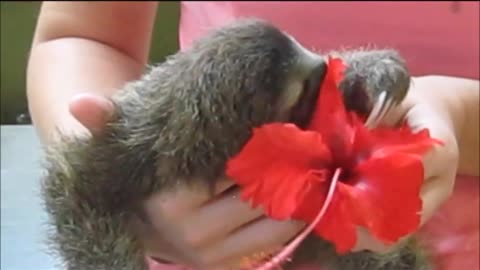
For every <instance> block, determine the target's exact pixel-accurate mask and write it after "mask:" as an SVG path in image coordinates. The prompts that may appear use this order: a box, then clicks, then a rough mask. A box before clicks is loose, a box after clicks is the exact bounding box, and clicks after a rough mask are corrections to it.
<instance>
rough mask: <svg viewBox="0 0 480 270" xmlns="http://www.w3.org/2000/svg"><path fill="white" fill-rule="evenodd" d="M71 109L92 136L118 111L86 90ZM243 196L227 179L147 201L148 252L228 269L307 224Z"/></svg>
mask: <svg viewBox="0 0 480 270" xmlns="http://www.w3.org/2000/svg"><path fill="white" fill-rule="evenodd" d="M69 109H70V112H71V114H72V115H73V116H74V117H75V119H76V120H78V122H80V123H81V124H82V125H83V126H84V127H85V128H86V129H87V130H88V131H89V132H90V133H91V135H93V136H97V135H100V134H101V132H102V127H103V126H104V124H105V122H106V121H107V119H108V118H109V117H110V115H111V114H112V112H113V105H112V103H111V102H110V101H109V100H108V99H107V98H104V97H101V96H98V95H93V94H81V95H78V96H76V97H75V98H73V99H72V100H71V102H70V104H69ZM238 194H239V190H238V189H235V188H234V183H233V182H232V181H230V180H228V179H223V180H220V181H219V183H218V185H217V187H216V189H215V191H214V194H213V197H212V196H211V195H212V194H210V193H209V192H208V190H206V189H205V190H199V189H189V188H182V189H180V190H178V191H176V192H169V193H166V194H158V195H156V196H154V197H152V198H151V199H149V200H147V202H146V203H145V213H146V216H147V217H148V220H149V223H148V224H146V223H145V224H141V225H142V228H141V230H140V231H141V236H142V237H141V238H142V240H143V241H144V242H145V245H146V252H147V254H146V256H149V257H152V258H155V259H156V260H157V261H163V263H164V264H178V265H182V264H185V263H186V262H187V261H192V257H195V258H194V259H195V262H200V263H201V264H202V267H203V268H204V269H212V270H214V269H217V268H218V269H225V268H226V267H227V266H232V265H238V264H239V263H241V262H242V261H243V260H244V259H245V258H246V257H248V256H252V255H260V253H265V252H268V251H272V252H273V251H275V249H277V248H280V247H282V246H283V245H284V244H285V243H286V242H288V241H289V240H290V239H291V238H293V237H294V236H295V235H296V234H297V233H298V232H299V231H300V230H301V229H302V228H303V227H304V224H303V223H302V222H297V221H284V222H280V221H274V220H271V219H268V218H266V217H264V216H263V211H262V210H261V209H260V208H257V209H252V208H251V207H250V206H249V205H248V204H247V203H245V202H243V201H241V200H240V198H239V196H238ZM166 221H168V224H166ZM169 237H171V239H166V238H169ZM165 240H167V241H170V243H166V242H165ZM171 244H176V245H177V247H179V246H181V247H182V248H183V250H178V249H176V248H173V247H172V246H171ZM187 254H188V255H189V257H186V256H185V255H187ZM192 254H193V255H192ZM162 269H163V268H162Z"/></svg>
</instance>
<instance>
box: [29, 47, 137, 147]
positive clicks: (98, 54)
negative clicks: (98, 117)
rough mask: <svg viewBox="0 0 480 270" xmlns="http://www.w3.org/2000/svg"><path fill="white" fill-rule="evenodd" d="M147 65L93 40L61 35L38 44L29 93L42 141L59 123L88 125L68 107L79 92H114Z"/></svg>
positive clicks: (33, 53)
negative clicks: (82, 123) (76, 117)
mask: <svg viewBox="0 0 480 270" xmlns="http://www.w3.org/2000/svg"><path fill="white" fill-rule="evenodd" d="M143 68H144V63H139V62H137V61H135V60H134V59H133V58H131V57H129V56H127V55H126V54H123V53H121V52H119V51H117V50H115V49H113V48H112V47H109V46H106V45H103V44H101V43H98V42H95V41H92V40H87V39H75V38H61V39H56V40H52V41H47V42H44V43H39V44H37V45H35V46H34V47H33V49H32V51H31V55H30V60H29V65H28V69H27V97H28V102H29V109H30V113H31V117H32V120H33V123H34V126H35V128H36V130H37V132H38V134H39V136H40V139H41V140H42V142H47V141H48V139H49V138H50V137H51V135H53V134H52V132H53V131H54V130H55V128H57V127H58V128H61V129H62V130H66V131H68V130H69V129H77V130H78V129H84V128H83V127H82V126H81V125H80V124H79V123H78V122H77V121H76V120H74V119H73V116H72V115H71V114H70V113H69V110H68V103H69V100H70V99H71V98H72V97H73V96H74V95H75V94H78V93H81V92H91V93H92V92H93V93H98V94H101V95H105V96H110V95H111V94H112V93H113V92H114V91H115V90H116V89H118V88H119V87H121V86H122V85H123V84H124V83H125V82H126V81H128V80H132V79H135V78H137V77H138V76H139V75H140V74H141V72H142V71H143Z"/></svg>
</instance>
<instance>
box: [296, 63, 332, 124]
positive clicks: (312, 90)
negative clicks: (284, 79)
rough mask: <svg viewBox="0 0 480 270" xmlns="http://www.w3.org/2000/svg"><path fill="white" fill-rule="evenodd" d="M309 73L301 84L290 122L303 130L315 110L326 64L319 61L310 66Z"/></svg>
mask: <svg viewBox="0 0 480 270" xmlns="http://www.w3.org/2000/svg"><path fill="white" fill-rule="evenodd" d="M310 70H311V71H310V73H309V75H308V76H307V78H306V79H305V80H304V82H303V91H302V94H301V95H300V98H299V99H298V101H297V103H296V104H295V106H294V107H293V108H292V112H291V117H290V120H291V121H292V122H293V123H295V124H296V125H297V126H298V127H300V128H305V127H306V126H307V125H308V123H309V122H310V119H311V117H312V114H313V111H314V109H315V105H316V103H317V102H316V101H317V97H318V93H319V90H320V85H321V83H322V81H323V79H324V77H325V74H326V71H327V63H326V62H325V61H324V60H319V61H317V62H316V63H315V65H313V66H312V68H311V69H310Z"/></svg>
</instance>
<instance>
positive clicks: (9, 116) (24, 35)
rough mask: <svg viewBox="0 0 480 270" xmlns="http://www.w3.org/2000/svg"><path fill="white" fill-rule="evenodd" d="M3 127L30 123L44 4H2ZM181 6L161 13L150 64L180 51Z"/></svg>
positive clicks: (165, 7)
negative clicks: (33, 52) (32, 56)
mask: <svg viewBox="0 0 480 270" xmlns="http://www.w3.org/2000/svg"><path fill="white" fill-rule="evenodd" d="M0 4H1V8H0V10H1V13H0V20H1V21H0V22H1V24H0V30H1V32H0V34H1V43H0V48H1V54H0V64H1V65H0V67H1V69H0V71H1V74H0V75H1V76H0V92H1V98H0V100H1V112H2V115H1V124H2V125H4V124H17V123H28V121H29V120H28V106H27V100H26V89H25V71H26V64H27V60H28V51H29V49H30V43H31V41H32V37H33V31H34V29H35V23H36V20H37V16H38V11H39V8H40V6H41V2H34V1H28V2H20V1H18V2H17V1H1V2H0ZM179 14H180V13H179V2H164V3H162V5H161V7H160V8H159V10H158V14H157V21H156V25H155V32H154V37H153V43H152V49H151V53H150V61H151V62H158V61H162V60H163V58H164V57H165V56H166V55H168V54H171V53H174V52H175V51H176V50H177V49H178V35H177V33H178V16H179Z"/></svg>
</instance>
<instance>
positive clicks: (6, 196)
mask: <svg viewBox="0 0 480 270" xmlns="http://www.w3.org/2000/svg"><path fill="white" fill-rule="evenodd" d="M1 138H2V139H1V259H0V261H1V267H0V269H2V270H55V269H58V268H55V266H56V264H54V260H53V258H52V257H50V256H49V255H47V253H46V246H45V243H44V236H45V234H44V231H45V221H46V214H45V212H44V210H43V206H42V203H41V200H40V197H39V180H40V176H41V173H42V171H41V169H40V161H41V147H40V143H39V141H38V138H37V135H36V134H35V131H34V129H33V127H32V126H1Z"/></svg>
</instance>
